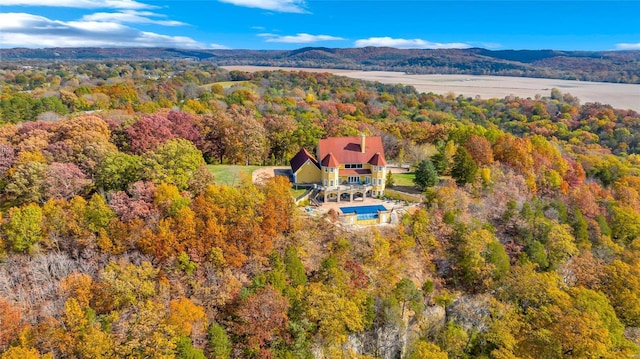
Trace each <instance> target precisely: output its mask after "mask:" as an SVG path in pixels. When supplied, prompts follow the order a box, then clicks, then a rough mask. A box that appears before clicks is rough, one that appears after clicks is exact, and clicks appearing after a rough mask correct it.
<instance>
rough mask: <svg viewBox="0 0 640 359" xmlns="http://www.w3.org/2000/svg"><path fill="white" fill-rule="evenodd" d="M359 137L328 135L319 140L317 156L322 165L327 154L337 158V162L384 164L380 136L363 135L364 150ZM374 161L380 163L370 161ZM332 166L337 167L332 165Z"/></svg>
mask: <svg viewBox="0 0 640 359" xmlns="http://www.w3.org/2000/svg"><path fill="white" fill-rule="evenodd" d="M361 140H362V139H361V137H359V136H358V137H329V138H324V139H321V140H320V143H319V144H318V158H322V159H323V160H322V165H323V166H325V164H324V163H325V162H324V158H325V157H326V156H328V155H329V154H332V155H333V157H335V159H336V160H337V162H338V163H339V164H345V163H371V164H373V165H374V166H384V165H386V164H387V162H386V161H385V160H384V148H383V147H382V139H381V138H380V136H371V137H365V146H364V152H362V150H361V147H360V143H361ZM374 157H375V162H377V163H380V164H376V163H372V162H371V161H373V160H374ZM333 167H337V165H334V166H333Z"/></svg>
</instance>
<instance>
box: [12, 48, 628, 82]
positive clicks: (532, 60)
mask: <svg viewBox="0 0 640 359" xmlns="http://www.w3.org/2000/svg"><path fill="white" fill-rule="evenodd" d="M0 55H1V56H2V58H3V59H5V60H7V61H16V63H17V62H19V63H20V64H24V63H30V62H31V61H33V62H34V63H37V62H39V61H40V62H41V61H69V62H76V61H91V60H93V61H118V60H120V61H140V60H151V59H154V60H157V59H161V60H163V61H180V60H188V61H202V62H204V63H207V64H215V65H217V66H228V65H257V66H290V67H312V68H332V69H351V70H367V71H400V72H408V73H415V74H467V75H499V76H520V77H540V78H555V79H566V80H580V81H598V82H615V83H635V84H637V83H640V70H639V69H638V60H639V59H640V52H639V51H561V50H497V51H493V50H487V49H481V48H471V49H395V48H390V47H365V48H343V49H339V48H326V47H305V48H300V49H296V50H267V51H264V50H261V51H258V50H206V49H203V50H186V49H171V48H137V49H136V48H127V49H117V48H111V49H109V48H107V49H104V48H56V49H24V48H17V49H0Z"/></svg>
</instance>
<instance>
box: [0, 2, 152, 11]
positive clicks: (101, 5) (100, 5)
mask: <svg viewBox="0 0 640 359" xmlns="http://www.w3.org/2000/svg"><path fill="white" fill-rule="evenodd" d="M2 5H5V6H11V5H15V6H52V7H72V8H80V9H154V8H157V6H153V5H148V4H143V3H140V2H137V1H135V0H2Z"/></svg>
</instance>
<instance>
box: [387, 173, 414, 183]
mask: <svg viewBox="0 0 640 359" xmlns="http://www.w3.org/2000/svg"><path fill="white" fill-rule="evenodd" d="M415 177H416V175H415V173H413V172H407V173H394V174H393V180H394V182H395V185H396V186H401V187H411V186H415V184H414V183H413V179H414V178H415Z"/></svg>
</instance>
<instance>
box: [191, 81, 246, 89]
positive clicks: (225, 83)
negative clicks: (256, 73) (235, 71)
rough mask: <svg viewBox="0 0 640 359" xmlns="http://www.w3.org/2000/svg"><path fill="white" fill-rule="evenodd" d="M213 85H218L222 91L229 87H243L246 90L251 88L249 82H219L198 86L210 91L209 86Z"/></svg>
mask: <svg viewBox="0 0 640 359" xmlns="http://www.w3.org/2000/svg"><path fill="white" fill-rule="evenodd" d="M213 84H218V85H220V86H222V88H224V89H228V88H229V87H231V86H243V87H247V88H251V87H253V85H252V84H251V83H250V82H249V81H220V82H212V83H210V84H204V85H200V88H202V89H205V90H210V89H211V85H213Z"/></svg>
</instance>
